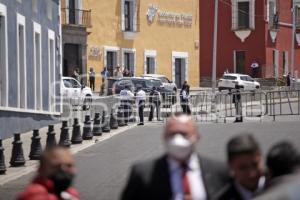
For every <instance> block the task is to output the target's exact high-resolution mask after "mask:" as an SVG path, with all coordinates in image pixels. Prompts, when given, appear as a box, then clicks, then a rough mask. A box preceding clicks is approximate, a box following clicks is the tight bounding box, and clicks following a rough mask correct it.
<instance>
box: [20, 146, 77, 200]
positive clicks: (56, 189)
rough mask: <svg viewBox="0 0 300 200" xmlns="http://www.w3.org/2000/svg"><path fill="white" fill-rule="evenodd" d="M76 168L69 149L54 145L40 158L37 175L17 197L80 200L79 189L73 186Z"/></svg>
mask: <svg viewBox="0 0 300 200" xmlns="http://www.w3.org/2000/svg"><path fill="white" fill-rule="evenodd" d="M75 173H76V170H75V166H74V157H73V156H72V154H71V152H70V150H69V149H66V148H64V147H59V146H56V147H52V148H50V149H47V150H46V151H45V152H44V153H43V155H42V157H41V160H40V166H39V169H38V173H37V176H36V177H35V178H34V180H33V181H32V183H31V184H30V185H29V186H27V187H26V189H25V191H23V192H22V193H21V194H19V196H18V197H17V199H18V200H29V199H30V200H67V199H68V200H79V193H78V191H77V190H76V189H75V188H73V187H71V185H72V181H73V179H74V176H75Z"/></svg>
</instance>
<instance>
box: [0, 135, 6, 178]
mask: <svg viewBox="0 0 300 200" xmlns="http://www.w3.org/2000/svg"><path fill="white" fill-rule="evenodd" d="M5 172H6V166H5V157H4V148H3V146H2V140H1V139H0V174H5Z"/></svg>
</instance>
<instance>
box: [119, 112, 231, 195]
mask: <svg viewBox="0 0 300 200" xmlns="http://www.w3.org/2000/svg"><path fill="white" fill-rule="evenodd" d="M162 139H163V143H164V146H165V148H166V154H165V155H163V156H161V157H159V158H156V159H153V160H149V161H146V162H141V163H138V164H135V165H134V166H133V167H132V170H131V173H130V176H129V179H128V183H127V185H126V187H125V189H124V191H123V194H122V197H121V199H122V200H169V199H173V200H205V199H215V198H214V195H215V194H216V193H217V192H218V191H219V190H220V189H221V188H222V187H224V185H225V183H226V182H227V181H228V175H227V170H226V167H225V166H224V165H222V164H221V163H218V162H215V161H212V160H210V159H206V158H204V157H202V156H200V155H199V154H198V153H196V145H197V142H198V141H199V139H200V135H199V133H198V130H197V127H196V124H195V123H194V122H193V121H192V120H191V118H190V117H189V116H187V115H183V114H177V115H175V116H172V117H170V118H169V119H168V121H167V123H166V126H165V129H164V132H163V136H162Z"/></svg>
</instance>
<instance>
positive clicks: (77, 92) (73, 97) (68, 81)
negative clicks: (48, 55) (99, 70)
mask: <svg viewBox="0 0 300 200" xmlns="http://www.w3.org/2000/svg"><path fill="white" fill-rule="evenodd" d="M61 85H62V86H61V92H62V96H63V98H64V99H68V100H70V101H71V103H72V105H74V106H80V105H82V106H83V109H84V110H86V109H89V107H90V104H89V103H90V102H91V101H92V96H93V93H92V90H91V88H90V87H87V86H84V85H81V84H80V83H79V81H77V80H76V79H74V78H72V77H62V84H61Z"/></svg>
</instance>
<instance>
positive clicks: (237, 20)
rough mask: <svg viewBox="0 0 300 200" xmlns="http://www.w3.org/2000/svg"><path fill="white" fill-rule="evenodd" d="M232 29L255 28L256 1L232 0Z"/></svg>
mask: <svg viewBox="0 0 300 200" xmlns="http://www.w3.org/2000/svg"><path fill="white" fill-rule="evenodd" d="M231 2H232V4H231V6H232V14H231V15H232V16H231V17H232V30H233V31H237V30H243V29H251V30H254V29H255V1H254V0H231Z"/></svg>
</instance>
